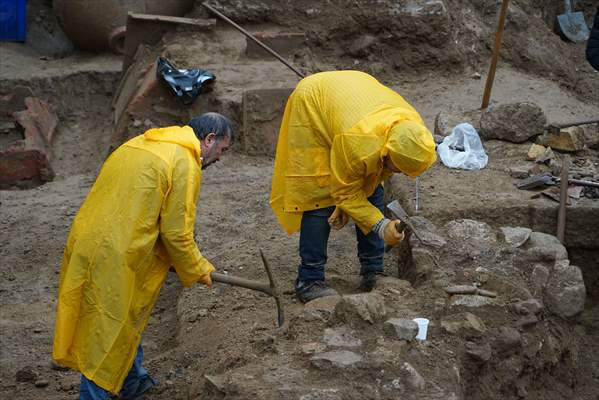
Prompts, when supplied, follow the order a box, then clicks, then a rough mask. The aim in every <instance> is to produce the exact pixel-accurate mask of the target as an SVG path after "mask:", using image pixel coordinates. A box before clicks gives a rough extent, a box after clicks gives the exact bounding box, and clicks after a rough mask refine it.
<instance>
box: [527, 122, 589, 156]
mask: <svg viewBox="0 0 599 400" xmlns="http://www.w3.org/2000/svg"><path fill="white" fill-rule="evenodd" d="M585 137H586V135H585V131H584V129H583V128H582V127H580V126H571V127H569V128H562V129H560V130H559V131H558V132H552V131H549V132H546V133H545V134H544V135H542V136H540V137H539V138H538V140H537V142H538V143H540V144H543V145H545V146H549V147H551V148H553V149H555V150H559V151H570V152H573V151H579V150H582V149H583V148H584V144H585Z"/></svg>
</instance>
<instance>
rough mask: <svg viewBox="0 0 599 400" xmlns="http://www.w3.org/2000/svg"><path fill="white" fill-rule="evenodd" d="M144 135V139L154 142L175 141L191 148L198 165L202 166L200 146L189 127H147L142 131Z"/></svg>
mask: <svg viewBox="0 0 599 400" xmlns="http://www.w3.org/2000/svg"><path fill="white" fill-rule="evenodd" d="M144 137H145V139H146V140H152V141H155V142H167V143H175V144H178V145H180V146H183V147H185V148H187V149H189V150H191V152H192V153H193V155H194V158H195V159H196V162H197V163H198V166H199V167H200V168H201V167H202V146H201V145H200V140H199V139H198V138H197V136H196V135H195V133H194V132H193V129H192V128H191V127H189V126H167V127H165V128H154V129H149V130H147V131H146V132H145V133H144Z"/></svg>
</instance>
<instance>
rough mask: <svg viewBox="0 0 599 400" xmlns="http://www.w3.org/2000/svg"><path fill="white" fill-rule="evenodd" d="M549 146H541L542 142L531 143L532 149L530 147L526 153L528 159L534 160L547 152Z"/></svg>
mask: <svg viewBox="0 0 599 400" xmlns="http://www.w3.org/2000/svg"><path fill="white" fill-rule="evenodd" d="M545 150H547V148H546V147H545V146H541V145H540V144H536V143H533V144H531V145H530V149H528V153H527V155H526V159H527V160H529V161H534V160H536V159H537V157H539V156H540V155H543V154H544V153H545Z"/></svg>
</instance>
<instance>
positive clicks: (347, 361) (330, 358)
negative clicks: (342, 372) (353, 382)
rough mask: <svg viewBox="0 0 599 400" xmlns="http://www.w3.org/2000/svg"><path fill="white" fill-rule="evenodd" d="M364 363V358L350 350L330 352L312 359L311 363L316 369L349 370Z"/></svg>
mask: <svg viewBox="0 0 599 400" xmlns="http://www.w3.org/2000/svg"><path fill="white" fill-rule="evenodd" d="M360 361H362V356H360V355H359V354H356V353H354V352H352V351H349V350H339V351H328V352H326V353H320V354H316V355H314V356H313V357H312V358H310V362H311V363H312V365H314V366H315V367H316V368H319V369H328V368H332V367H333V368H348V367H352V366H354V365H355V364H356V363H358V362H360Z"/></svg>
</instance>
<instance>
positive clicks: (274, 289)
mask: <svg viewBox="0 0 599 400" xmlns="http://www.w3.org/2000/svg"><path fill="white" fill-rule="evenodd" d="M260 257H262V263H263V264H264V269H265V270H266V274H267V275H268V280H269V281H270V289H271V290H272V293H273V295H272V297H274V299H275V302H276V304H277V323H278V324H279V327H281V326H283V323H284V322H285V312H284V309H283V302H282V301H281V296H280V294H279V291H278V290H277V287H276V286H275V281H274V279H273V277H272V272H271V270H270V266H269V265H268V261H267V260H266V257H265V256H264V253H263V252H262V249H260Z"/></svg>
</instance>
